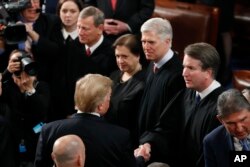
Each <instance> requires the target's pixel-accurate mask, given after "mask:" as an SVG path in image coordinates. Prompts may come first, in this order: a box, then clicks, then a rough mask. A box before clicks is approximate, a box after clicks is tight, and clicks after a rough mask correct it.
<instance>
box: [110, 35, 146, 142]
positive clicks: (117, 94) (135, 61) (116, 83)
mask: <svg viewBox="0 0 250 167" xmlns="http://www.w3.org/2000/svg"><path fill="white" fill-rule="evenodd" d="M113 46H114V48H115V55H116V62H117V65H118V67H119V69H120V70H117V71H115V72H113V73H112V74H111V75H110V78H111V79H112V80H113V87H112V96H111V104H110V109H109V111H108V112H107V114H106V119H107V120H108V121H110V122H111V123H114V124H116V125H120V126H122V127H124V128H127V129H128V130H130V132H131V135H132V138H133V142H134V143H133V144H134V146H137V142H136V141H137V140H136V120H137V115H138V108H139V105H140V100H141V96H142V93H143V90H144V78H145V71H144V70H142V66H141V64H140V51H141V50H140V49H141V48H140V43H139V41H138V39H137V38H136V36H135V35H132V34H126V35H123V36H121V37H119V38H118V39H117V40H116V41H115V43H114V44H113Z"/></svg>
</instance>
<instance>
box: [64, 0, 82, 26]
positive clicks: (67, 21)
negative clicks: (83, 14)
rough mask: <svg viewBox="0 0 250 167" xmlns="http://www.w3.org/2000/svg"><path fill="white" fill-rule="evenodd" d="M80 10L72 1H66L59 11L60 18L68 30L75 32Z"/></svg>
mask: <svg viewBox="0 0 250 167" xmlns="http://www.w3.org/2000/svg"><path fill="white" fill-rule="evenodd" d="M79 13H80V10H79V8H78V6H77V4H76V3H75V2H74V1H66V2H64V3H63V4H62V6H61V9H60V18H61V20H62V23H63V25H64V26H65V28H66V29H67V30H68V29H70V30H72V31H73V30H75V28H76V24H77V19H78V16H79Z"/></svg>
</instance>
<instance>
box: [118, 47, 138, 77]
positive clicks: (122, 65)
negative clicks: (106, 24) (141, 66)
mask: <svg viewBox="0 0 250 167" xmlns="http://www.w3.org/2000/svg"><path fill="white" fill-rule="evenodd" d="M115 56H116V62H117V65H118V67H119V69H120V70H121V71H122V72H126V73H132V72H133V71H134V70H135V69H136V67H137V65H138V63H139V60H140V57H139V55H134V54H133V53H131V51H130V50H129V49H128V48H127V47H126V46H119V45H117V46H116V48H115Z"/></svg>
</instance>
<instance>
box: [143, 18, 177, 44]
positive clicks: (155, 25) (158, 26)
mask: <svg viewBox="0 0 250 167" xmlns="http://www.w3.org/2000/svg"><path fill="white" fill-rule="evenodd" d="M148 31H153V32H155V33H156V34H157V35H159V37H160V38H161V39H162V40H165V39H166V38H170V40H171V42H172V39H173V30H172V26H171V24H170V22H169V21H168V20H166V19H162V18H157V17H155V18H151V19H149V20H147V21H146V22H145V23H143V25H142V26H141V32H148Z"/></svg>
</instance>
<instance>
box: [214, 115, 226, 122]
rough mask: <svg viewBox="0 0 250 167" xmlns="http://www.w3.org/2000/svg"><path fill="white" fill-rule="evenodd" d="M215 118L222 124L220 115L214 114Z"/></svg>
mask: <svg viewBox="0 0 250 167" xmlns="http://www.w3.org/2000/svg"><path fill="white" fill-rule="evenodd" d="M216 117H217V119H218V120H219V121H220V123H221V124H223V123H224V122H223V120H222V119H221V116H220V115H216Z"/></svg>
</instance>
